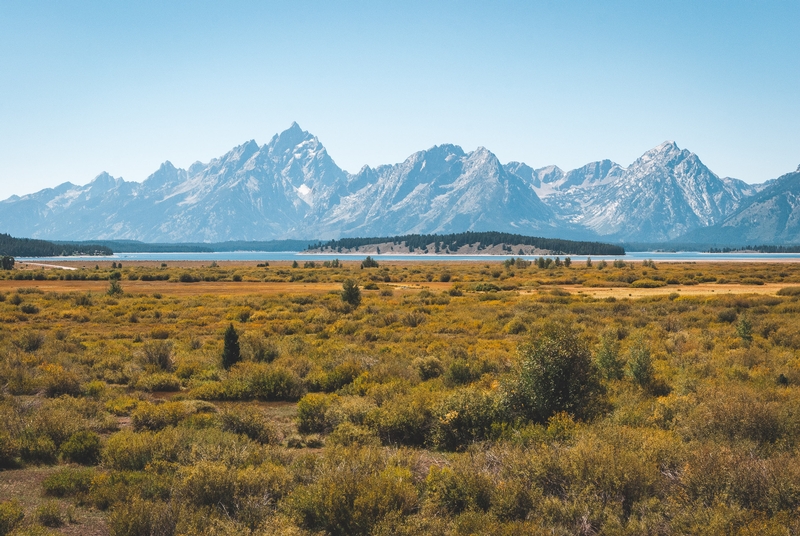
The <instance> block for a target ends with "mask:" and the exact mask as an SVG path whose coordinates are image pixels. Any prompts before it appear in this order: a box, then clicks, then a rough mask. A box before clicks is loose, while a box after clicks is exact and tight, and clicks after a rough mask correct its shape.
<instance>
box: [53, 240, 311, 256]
mask: <svg viewBox="0 0 800 536" xmlns="http://www.w3.org/2000/svg"><path fill="white" fill-rule="evenodd" d="M312 242H315V240H265V241H263V240H262V241H248V240H236V241H230V242H207V243H205V242H176V243H163V242H162V243H147V242H140V241H138V240H99V241H94V242H92V243H94V244H101V245H103V246H107V247H109V248H111V249H113V250H114V251H115V252H116V253H214V252H227V251H303V250H304V249H306V248H307V247H308V244H310V243H312ZM56 243H57V244H88V242H56Z"/></svg>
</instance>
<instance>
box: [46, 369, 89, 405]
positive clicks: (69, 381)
mask: <svg viewBox="0 0 800 536" xmlns="http://www.w3.org/2000/svg"><path fill="white" fill-rule="evenodd" d="M40 368H41V369H42V371H43V372H44V378H43V379H42V382H43V384H44V394H45V395H46V396H48V397H51V398H54V397H58V396H61V395H71V396H78V395H79V394H80V393H81V383H80V380H79V379H78V375H77V374H76V373H74V372H73V371H71V370H66V369H65V368H64V367H62V366H61V365H56V364H46V365H42V366H41V367H40Z"/></svg>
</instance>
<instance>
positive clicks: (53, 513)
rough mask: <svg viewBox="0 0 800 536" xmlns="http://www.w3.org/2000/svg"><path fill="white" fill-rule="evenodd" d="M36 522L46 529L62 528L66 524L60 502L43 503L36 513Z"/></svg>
mask: <svg viewBox="0 0 800 536" xmlns="http://www.w3.org/2000/svg"><path fill="white" fill-rule="evenodd" d="M34 516H35V517H36V520H37V521H38V522H39V523H41V524H42V525H44V526H45V527H60V526H61V525H63V524H64V518H63V517H61V507H60V506H59V504H58V501H55V500H50V501H45V502H44V503H42V504H41V505H40V506H39V507H38V508H37V509H36V512H35V513H34Z"/></svg>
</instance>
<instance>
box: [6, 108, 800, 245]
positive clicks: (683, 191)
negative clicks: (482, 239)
mask: <svg viewBox="0 0 800 536" xmlns="http://www.w3.org/2000/svg"><path fill="white" fill-rule="evenodd" d="M798 170H800V167H799V168H798ZM763 189H764V185H760V186H759V187H754V186H752V185H750V186H748V185H746V184H744V183H742V182H741V181H736V180H735V179H720V178H719V177H718V176H716V175H715V174H714V173H713V172H711V171H710V170H709V169H708V168H707V167H705V166H704V165H703V164H702V162H701V161H700V159H699V158H698V157H697V156H696V155H694V153H691V152H690V151H688V150H685V149H681V148H680V147H678V145H677V144H676V143H675V142H674V141H667V142H664V143H662V144H660V145H658V146H657V147H654V148H653V149H651V150H649V151H647V152H646V153H644V154H643V155H642V156H641V157H640V158H639V159H637V160H636V161H635V162H634V163H632V164H631V165H630V166H629V167H628V168H622V167H621V166H619V165H618V164H615V163H614V162H612V161H610V160H599V161H597V162H591V163H589V164H587V165H585V166H583V167H580V168H577V169H573V170H571V171H564V170H562V169H560V168H559V167H557V166H546V167H541V168H538V169H533V168H532V167H531V166H528V165H526V164H524V163H522V162H511V163H509V164H506V165H502V164H501V162H500V161H499V159H498V158H497V156H496V155H495V154H494V153H493V152H491V151H490V150H489V149H488V148H486V147H477V148H476V149H475V150H473V151H470V152H465V151H464V149H462V148H461V147H460V146H458V145H453V144H441V145H435V146H433V147H431V148H429V149H426V150H423V151H419V152H416V153H414V154H412V155H410V156H409V157H408V158H406V159H405V160H404V161H402V162H400V163H397V164H393V165H381V166H377V167H375V168H370V167H369V166H364V167H363V168H362V169H361V170H360V171H359V172H358V173H356V174H348V173H346V172H345V171H343V170H342V169H341V168H339V167H338V166H337V165H336V164H335V162H334V161H333V160H332V159H331V157H330V156H329V155H328V153H327V151H326V149H325V147H324V146H323V145H322V143H320V141H319V139H318V138H317V137H316V136H314V135H313V134H311V133H309V132H307V131H305V130H303V129H302V128H301V127H300V125H298V124H297V123H296V122H293V123H292V124H291V125H290V126H289V128H288V129H286V130H284V131H282V132H280V133H278V134H275V135H274V136H273V137H272V138H271V140H270V141H269V143H267V144H265V145H262V146H259V145H258V143H256V141H255V140H249V141H246V142H244V143H242V144H241V145H238V146H237V147H234V148H233V149H231V150H230V151H228V152H227V153H226V154H224V155H222V156H220V157H218V158H215V159H212V160H211V161H210V162H208V163H206V164H204V163H202V162H195V163H194V164H192V165H191V166H190V167H189V168H188V169H186V170H184V169H180V168H176V167H175V166H174V165H173V164H172V163H171V162H169V161H165V162H164V163H163V164H161V166H160V167H159V168H158V169H157V170H156V171H155V172H154V173H153V174H152V175H150V176H149V177H148V178H147V179H146V180H145V181H144V182H143V183H141V184H140V183H135V182H125V181H124V180H123V179H121V178H115V177H113V176H111V175H110V174H108V173H102V174H100V175H98V176H97V177H96V178H95V179H94V180H93V181H92V182H91V183H90V184H88V185H86V186H72V185H68V186H64V187H59V188H56V189H47V190H42V191H40V192H38V193H36V194H31V195H28V196H24V197H13V198H11V199H8V200H6V201H4V202H3V211H0V231H2V232H11V233H12V234H16V235H19V236H31V237H35V238H52V239H92V238H96V239H100V238H118V239H138V240H144V241H152V242H163V241H222V240H237V239H245V240H247V239H253V240H255V239H270V238H331V237H340V236H347V235H353V234H364V233H369V234H378V235H381V234H384V235H398V234H407V233H415V232H462V231H466V230H496V231H509V232H519V233H523V234H525V233H528V234H541V235H544V236H561V237H572V238H579V239H589V240H593V239H594V240H596V239H612V240H639V241H645V240H647V241H656V240H662V239H669V238H672V237H674V236H676V233H684V232H686V231H688V230H691V229H696V228H698V227H703V226H708V225H711V224H714V223H715V222H719V221H721V220H722V218H724V217H726V216H727V215H728V214H731V213H732V211H733V210H734V209H736V207H737V206H739V204H740V203H741V201H742V200H743V199H745V198H748V197H749V196H753V195H754V194H755V193H757V192H759V191H761V190H763ZM784 198H785V199H789V198H788V197H782V198H781V199H784ZM792 199H794V198H792ZM799 206H800V205H799ZM798 211H799V213H800V208H799V209H798Z"/></svg>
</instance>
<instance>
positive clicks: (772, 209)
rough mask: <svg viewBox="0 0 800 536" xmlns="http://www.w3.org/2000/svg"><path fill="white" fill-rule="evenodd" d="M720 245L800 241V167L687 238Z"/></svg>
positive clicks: (794, 242)
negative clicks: (711, 224)
mask: <svg viewBox="0 0 800 536" xmlns="http://www.w3.org/2000/svg"><path fill="white" fill-rule="evenodd" d="M686 240H687V241H705V242H706V243H716V244H720V245H745V244H749V245H753V246H755V245H771V244H800V169H799V170H798V171H795V172H794V173H788V174H786V175H784V176H782V177H780V178H778V179H776V180H774V181H770V184H769V185H768V186H767V187H766V188H764V189H762V190H761V191H760V192H758V193H756V194H755V195H753V196H752V197H750V198H748V199H746V200H745V201H744V202H743V203H742V205H741V206H740V207H739V208H738V209H737V210H735V211H734V212H733V213H732V214H730V215H729V216H728V217H727V218H725V220H724V221H723V222H721V223H719V224H717V225H715V226H713V227H710V228H708V229H701V230H699V231H698V232H695V233H691V234H690V235H689V236H687V237H686Z"/></svg>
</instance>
